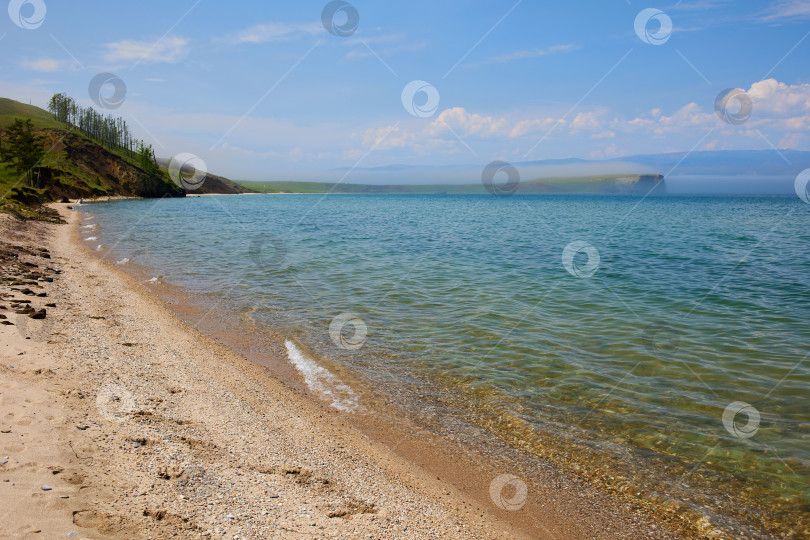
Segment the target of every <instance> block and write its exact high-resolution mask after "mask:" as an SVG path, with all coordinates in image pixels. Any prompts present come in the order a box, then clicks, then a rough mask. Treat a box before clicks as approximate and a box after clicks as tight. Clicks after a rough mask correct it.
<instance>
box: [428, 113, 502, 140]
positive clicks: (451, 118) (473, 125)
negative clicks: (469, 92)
mask: <svg viewBox="0 0 810 540" xmlns="http://www.w3.org/2000/svg"><path fill="white" fill-rule="evenodd" d="M507 127H508V122H507V120H506V118H495V117H492V116H481V115H480V114H470V113H468V112H467V110H466V109H465V108H464V107H453V108H452V109H445V110H444V111H442V112H441V114H439V116H438V117H437V118H436V120H434V121H433V122H432V123H431V124H430V129H429V132H430V133H432V134H434V135H435V134H439V133H442V132H446V131H448V128H449V129H451V130H452V131H455V132H456V133H457V134H458V135H460V136H463V137H495V136H499V135H504V134H505V133H506V130H507Z"/></svg>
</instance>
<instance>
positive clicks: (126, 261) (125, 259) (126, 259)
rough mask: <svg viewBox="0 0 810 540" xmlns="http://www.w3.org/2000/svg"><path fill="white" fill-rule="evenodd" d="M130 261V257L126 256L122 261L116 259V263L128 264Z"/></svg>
mask: <svg viewBox="0 0 810 540" xmlns="http://www.w3.org/2000/svg"><path fill="white" fill-rule="evenodd" d="M128 262H129V257H124V258H123V259H121V260H120V261H115V264H127V263H128Z"/></svg>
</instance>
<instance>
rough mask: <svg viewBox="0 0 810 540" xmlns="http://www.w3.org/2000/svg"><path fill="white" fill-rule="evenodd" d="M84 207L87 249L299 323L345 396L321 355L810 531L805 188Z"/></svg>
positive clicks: (719, 513)
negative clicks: (762, 192) (765, 192)
mask: <svg viewBox="0 0 810 540" xmlns="http://www.w3.org/2000/svg"><path fill="white" fill-rule="evenodd" d="M82 210H84V211H85V212H86V213H87V219H85V221H84V222H83V223H84V225H83V226H84V227H86V229H83V232H84V236H85V237H87V238H91V237H98V238H99V239H98V240H88V244H89V245H92V246H93V247H95V246H96V245H97V244H99V243H100V244H102V250H108V249H111V250H112V252H111V256H112V257H114V258H115V259H120V260H122V261H123V260H124V259H129V260H130V261H131V262H132V263H137V264H140V265H144V266H146V267H150V268H153V269H157V270H155V271H154V272H155V276H157V275H158V274H159V275H160V276H161V279H162V280H164V281H166V282H168V283H172V284H175V285H179V286H182V287H184V288H186V289H188V290H190V291H192V292H193V293H195V294H197V295H198V296H199V297H200V298H201V299H207V300H208V301H210V300H211V299H212V298H214V299H216V300H217V301H221V302H223V303H224V304H223V305H226V306H228V309H229V310H232V311H233V312H240V313H249V314H250V317H252V318H253V319H254V320H255V321H256V322H257V323H258V324H259V325H261V326H262V327H266V328H269V329H272V330H273V331H274V332H276V333H277V334H278V335H281V336H284V338H285V341H287V342H288V343H287V350H288V352H289V355H290V361H291V362H293V363H295V365H296V367H297V368H298V369H299V370H300V371H301V373H302V374H304V375H305V377H307V382H308V384H310V386H311V387H312V388H313V391H314V392H316V393H319V394H321V396H322V397H324V399H326V400H327V401H328V402H331V403H332V404H333V405H334V406H336V407H338V408H341V409H343V410H346V411H352V410H357V408H358V407H362V405H363V404H362V402H361V401H359V398H358V397H357V394H356V393H355V392H353V391H352V389H351V388H349V387H348V386H347V385H345V384H343V382H342V381H340V380H338V379H337V378H335V377H334V376H332V375H331V373H329V372H328V371H326V370H325V368H322V367H321V366H322V365H329V364H330V363H334V364H341V365H343V366H346V367H348V368H350V369H351V370H352V371H353V372H354V373H356V374H357V375H358V377H359V378H361V379H364V380H366V381H367V382H369V383H370V384H373V385H377V387H378V388H379V389H380V391H382V392H384V393H387V394H390V395H391V396H392V399H394V400H396V401H398V402H400V403H401V404H402V405H403V406H405V407H409V408H410V409H411V410H412V412H413V414H415V415H420V414H421V415H423V416H425V417H426V419H427V416H429V413H428V412H427V411H435V407H446V408H447V410H451V411H454V412H453V414H456V415H459V416H462V417H464V420H465V421H466V422H470V423H474V424H475V425H477V426H480V427H482V428H483V429H484V430H486V432H487V433H488V434H490V435H491V436H492V437H498V438H499V439H501V440H503V441H506V442H507V443H509V444H511V445H513V446H515V447H517V448H520V449H521V450H522V451H525V452H529V453H532V454H534V455H537V456H540V457H542V458H543V459H546V460H549V461H551V462H553V463H556V464H558V465H559V466H560V467H563V468H565V469H566V470H569V471H572V472H574V473H575V474H579V475H581V476H583V477H585V478H588V479H590V480H592V481H594V482H597V483H599V484H602V485H604V486H605V487H607V488H608V489H610V490H612V491H616V492H621V493H624V494H625V495H627V496H630V497H638V498H643V499H645V500H647V501H653V502H654V504H657V505H660V506H662V507H663V508H664V509H666V510H667V511H670V512H674V513H685V515H686V514H688V515H689V516H691V517H690V519H693V520H694V521H696V522H698V523H699V522H701V520H703V521H704V523H703V525H702V526H703V527H705V528H707V530H708V528H710V527H716V528H719V529H721V530H728V531H736V532H737V533H739V534H743V533H745V532H747V533H748V534H765V532H766V531H768V532H770V533H772V534H782V535H784V534H787V533H788V532H789V531H791V530H793V531H794V532H796V533H797V534H799V535H803V534H810V532H808V529H810V519H809V518H808V515H810V484H808V481H809V480H810V402H809V400H810V361H809V360H807V356H808V353H810V347H808V346H809V345H810V205H807V204H805V203H803V202H802V201H801V200H800V199H798V198H797V197H795V196H793V197H780V196H774V197H738V198H731V197H722V198H721V197H694V196H669V197H649V198H646V199H644V200H642V199H641V198H635V197H623V196H549V195H536V196H534V195H532V196H520V195H516V196H513V197H506V198H501V197H496V196H489V195H486V196H485V195H481V196H478V195H460V196H454V195H433V196H431V195H356V196H355V195H333V196H326V197H324V196H321V195H271V196H241V197H233V196H231V197H224V196H223V197H218V196H214V197H200V198H190V199H163V200H159V201H155V200H151V201H150V200H141V201H121V202H115V203H110V204H98V205H89V206H84V207H82ZM89 216H92V217H89ZM94 224H97V225H98V228H95V227H94V226H93V225H94ZM122 264H123V265H124V266H125V264H124V263H122ZM330 326H331V332H330ZM302 351H309V352H302Z"/></svg>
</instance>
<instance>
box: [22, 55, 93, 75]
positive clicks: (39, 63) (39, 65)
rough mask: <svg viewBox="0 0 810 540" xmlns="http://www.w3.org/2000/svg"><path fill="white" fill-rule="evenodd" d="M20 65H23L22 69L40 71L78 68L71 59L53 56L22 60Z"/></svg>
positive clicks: (73, 69)
mask: <svg viewBox="0 0 810 540" xmlns="http://www.w3.org/2000/svg"><path fill="white" fill-rule="evenodd" d="M20 65H21V66H22V67H23V69H29V70H31V71H39V72H42V73H57V72H59V71H75V70H77V69H80V66H79V64H77V63H76V62H75V61H73V60H57V59H55V58H40V59H37V60H23V61H22V62H21V63H20Z"/></svg>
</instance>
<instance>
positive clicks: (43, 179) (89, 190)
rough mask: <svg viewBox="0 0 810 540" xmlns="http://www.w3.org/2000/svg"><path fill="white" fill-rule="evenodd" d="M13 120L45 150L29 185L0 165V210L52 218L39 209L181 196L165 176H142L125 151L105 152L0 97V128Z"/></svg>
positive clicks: (34, 110) (71, 130) (38, 111)
mask: <svg viewBox="0 0 810 540" xmlns="http://www.w3.org/2000/svg"><path fill="white" fill-rule="evenodd" d="M18 118H19V119H23V120H25V119H29V120H31V122H32V124H33V127H34V132H35V133H36V134H37V135H39V136H41V137H42V138H43V143H44V148H45V150H46V152H45V155H44V157H43V158H42V159H41V160H40V162H39V163H38V164H37V165H36V166H35V167H34V168H33V180H32V182H31V183H28V182H27V181H26V179H25V177H21V176H20V175H19V174H18V173H17V172H15V171H14V170H13V169H12V168H11V167H10V166H9V165H8V164H5V163H0V211H3V212H10V213H13V214H17V215H19V216H22V217H26V218H34V219H53V215H52V214H51V213H49V212H48V211H47V209H45V208H43V207H42V205H43V204H45V203H47V202H50V201H56V200H60V199H63V198H70V199H77V198H94V197H104V196H128V197H183V196H185V191H184V190H183V189H182V188H180V187H179V186H177V185H175V184H174V183H172V182H171V181H170V180H169V177H168V175H166V174H165V173H163V172H161V171H158V172H157V173H150V172H147V171H146V170H144V168H143V167H142V166H141V164H140V163H139V161H138V160H137V158H136V157H135V156H132V155H130V154H129V153H128V152H126V151H124V150H121V149H115V150H112V149H109V148H107V147H105V146H102V145H101V144H99V143H98V142H96V141H95V140H93V139H91V138H90V137H88V136H87V135H85V134H83V133H82V132H80V131H79V130H77V129H74V128H66V127H65V125H64V124H62V123H60V122H57V121H56V120H54V119H53V115H51V114H50V113H49V112H48V111H45V110H43V109H40V108H38V107H34V106H31V105H25V104H23V103H19V102H17V101H13V100H10V99H0V129H2V130H4V131H5V130H7V128H8V127H9V126H10V125H11V123H12V122H14V120H15V119H18ZM0 142H2V141H0Z"/></svg>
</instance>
